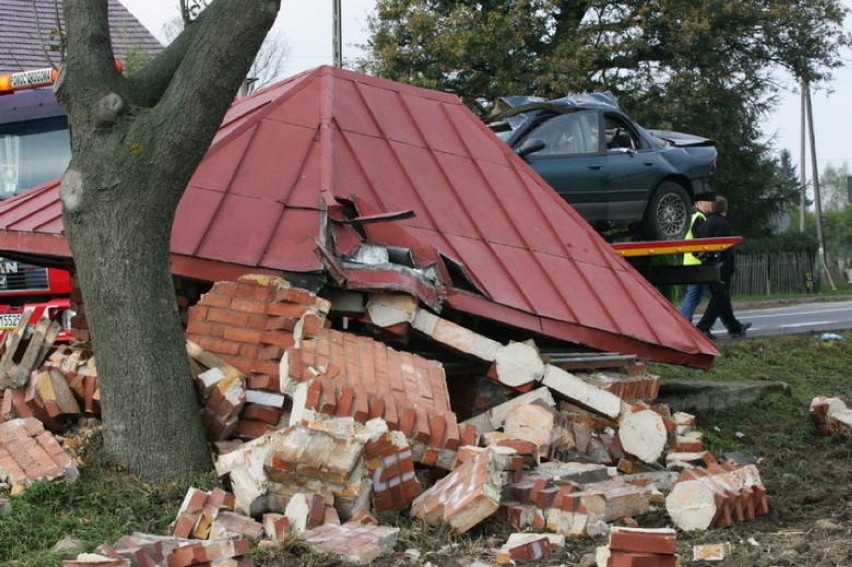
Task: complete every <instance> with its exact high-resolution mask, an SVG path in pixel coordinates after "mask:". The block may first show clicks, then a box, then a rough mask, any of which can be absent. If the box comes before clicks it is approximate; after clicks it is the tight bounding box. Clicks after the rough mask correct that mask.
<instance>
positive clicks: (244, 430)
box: [237, 419, 273, 439]
mask: <svg viewBox="0 0 852 567" xmlns="http://www.w3.org/2000/svg"><path fill="white" fill-rule="evenodd" d="M272 429H273V428H272V427H271V426H270V425H269V424H268V423H264V422H262V421H257V420H254V419H241V420H239V421H238V422H237V435H239V436H240V437H246V438H249V439H257V438H258V437H261V436H263V435H264V434H266V433H268V432H269V431H272Z"/></svg>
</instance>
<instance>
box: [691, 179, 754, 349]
mask: <svg viewBox="0 0 852 567" xmlns="http://www.w3.org/2000/svg"><path fill="white" fill-rule="evenodd" d="M727 214H728V200H727V199H725V198H724V197H722V196H721V195H717V196H716V200H715V201H714V202H713V210H712V213H711V214H710V216H709V217H707V220H706V221H704V222H703V223H701V224H700V225H699V226H697V227H696V229H695V237H696V238H717V237H720V236H733V235H734V228H733V226H732V225H731V221H729V220H728V217H727ZM718 262H719V264H720V266H719V281H718V282H713V283H711V284H710V304H709V305H708V306H707V310H706V311H704V315H703V316H702V317H701V320H700V321H698V324H697V325H696V326H697V327H698V329H699V330H700V331H701V332H702V333H704V334H705V335H707V337H709V338H711V339H715V338H716V337H714V336H713V333H712V332H710V329H712V328H713V325H714V324H715V323H716V319H718V318H721V319H722V322H723V323H724V324H725V326H726V327H727V328H728V334H729V335H730V336H732V337H744V336H745V334H746V331H747V330H748V329H749V327H751V323H741V322H740V321H739V320H738V319H737V318H736V317H735V316H734V308H733V306H732V305H731V280H732V278H733V275H734V272H736V270H737V267H736V257H735V255H734V251H733V249H732V248H726V249H725V250H723V251H722V252H721V253H720V254H719V255H718Z"/></svg>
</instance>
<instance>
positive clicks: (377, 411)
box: [368, 396, 385, 419]
mask: <svg viewBox="0 0 852 567" xmlns="http://www.w3.org/2000/svg"><path fill="white" fill-rule="evenodd" d="M369 405H370V414H369V416H368V417H369V419H375V418H377V417H382V416H384V414H385V400H384V398H380V397H378V396H376V397H372V398H370V399H369Z"/></svg>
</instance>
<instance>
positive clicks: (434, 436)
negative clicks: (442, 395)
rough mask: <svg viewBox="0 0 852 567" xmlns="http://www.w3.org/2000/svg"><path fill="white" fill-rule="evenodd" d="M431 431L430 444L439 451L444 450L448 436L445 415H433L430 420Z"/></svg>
mask: <svg viewBox="0 0 852 567" xmlns="http://www.w3.org/2000/svg"><path fill="white" fill-rule="evenodd" d="M429 429H430V437H429V444H430V445H432V446H433V447H438V448H439V449H440V448H443V447H444V441H445V437H446V434H447V418H445V417H444V416H443V415H433V416H432V417H431V419H430V420H429Z"/></svg>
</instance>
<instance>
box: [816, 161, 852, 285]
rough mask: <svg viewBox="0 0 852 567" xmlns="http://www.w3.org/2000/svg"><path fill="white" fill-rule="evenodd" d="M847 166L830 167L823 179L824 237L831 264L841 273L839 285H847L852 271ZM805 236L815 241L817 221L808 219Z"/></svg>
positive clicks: (851, 231) (851, 205) (851, 212)
mask: <svg viewBox="0 0 852 567" xmlns="http://www.w3.org/2000/svg"><path fill="white" fill-rule="evenodd" d="M847 175H848V165H847V164H846V163H844V164H843V165H842V166H841V167H839V168H835V167H833V166H831V165H829V166H827V167H826V168H825V170H823V172H822V175H821V176H820V178H819V179H820V181H819V185H820V194H821V196H822V233H823V241H824V242H825V252H826V256H827V258H828V263H829V265H830V266H831V267H832V269H834V268H835V267H836V268H837V269H838V270H839V272H840V273H839V276H840V281H847V277H848V275H847V272H846V270H850V269H852V203H850V202H849V198H848V193H847V185H846V177H847ZM805 233H806V234H809V235H811V236H812V237H813V238H816V217H815V216H814V214H813V212H809V213H807V214H806V215H805Z"/></svg>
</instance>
